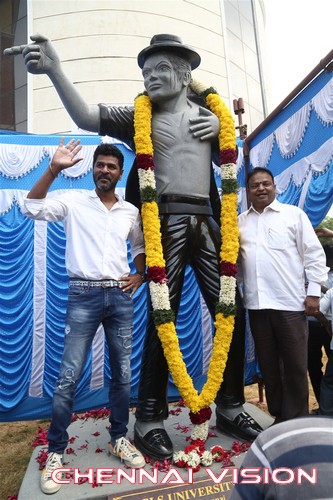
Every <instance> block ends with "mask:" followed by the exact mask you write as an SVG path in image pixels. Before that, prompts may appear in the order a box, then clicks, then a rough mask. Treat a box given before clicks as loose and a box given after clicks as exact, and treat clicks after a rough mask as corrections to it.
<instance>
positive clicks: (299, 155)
mask: <svg viewBox="0 0 333 500" xmlns="http://www.w3.org/2000/svg"><path fill="white" fill-rule="evenodd" d="M248 145H249V149H250V168H253V167H258V166H260V167H266V168H268V169H269V170H271V171H272V172H273V174H274V178H275V184H276V187H277V198H278V200H279V201H281V202H282V203H290V204H292V205H298V206H299V207H300V208H302V209H303V210H304V211H305V212H306V213H307V215H308V216H309V218H310V220H311V222H312V224H313V226H317V225H318V224H319V223H320V222H321V221H322V220H323V219H324V217H325V215H326V214H327V212H328V211H329V209H330V208H331V205H332V203H333V168H332V166H333V76H332V73H328V72H327V71H323V72H321V73H320V74H319V75H318V76H317V77H316V78H315V79H314V80H313V81H312V82H311V83H310V84H309V85H308V86H307V87H306V88H305V89H304V90H303V91H302V92H301V93H300V94H299V95H298V96H297V97H296V98H295V99H294V100H293V101H292V102H291V103H290V104H288V105H287V106H286V107H285V108H284V109H283V110H282V111H281V112H280V113H279V114H278V115H277V116H275V118H273V119H272V120H271V121H270V122H269V123H267V125H266V127H265V128H263V129H262V130H261V131H260V132H259V133H258V134H257V135H255V136H254V138H253V139H250V140H249V143H248ZM242 191H243V196H242V199H243V202H244V204H243V205H242V210H244V209H246V196H245V182H243V184H242Z"/></svg>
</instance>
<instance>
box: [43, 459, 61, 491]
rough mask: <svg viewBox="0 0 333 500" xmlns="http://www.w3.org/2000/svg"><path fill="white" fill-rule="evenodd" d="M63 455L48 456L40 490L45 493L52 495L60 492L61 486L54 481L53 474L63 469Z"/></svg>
mask: <svg viewBox="0 0 333 500" xmlns="http://www.w3.org/2000/svg"><path fill="white" fill-rule="evenodd" d="M61 459H62V455H59V453H49V454H48V456H47V460H46V464H45V469H43V470H42V475H41V477H40V482H39V484H40V488H41V490H42V492H43V493H46V494H48V495H52V493H56V492H57V491H59V490H60V488H61V484H57V483H55V482H54V481H53V480H52V477H51V474H52V472H53V471H54V470H56V469H59V467H62V461H61Z"/></svg>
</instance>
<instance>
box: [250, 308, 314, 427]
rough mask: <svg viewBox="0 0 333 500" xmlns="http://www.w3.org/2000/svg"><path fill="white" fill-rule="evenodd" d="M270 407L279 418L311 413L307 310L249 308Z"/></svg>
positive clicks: (285, 418) (270, 410) (272, 413)
mask: <svg viewBox="0 0 333 500" xmlns="http://www.w3.org/2000/svg"><path fill="white" fill-rule="evenodd" d="M249 320H250V327H251V332H252V335H253V338H254V342H255V347H256V352H257V355H258V361H259V366H260V370H261V373H262V377H263V381H264V384H265V393H266V400H267V406H268V410H269V412H270V413H271V415H274V416H275V417H276V418H277V420H278V421H283V420H289V419H292V418H296V417H302V416H305V415H308V396H309V394H308V379H307V340H308V325H307V318H306V315H305V312H304V311H277V310H273V309H262V310H249Z"/></svg>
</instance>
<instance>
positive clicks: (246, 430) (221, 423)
mask: <svg viewBox="0 0 333 500" xmlns="http://www.w3.org/2000/svg"><path fill="white" fill-rule="evenodd" d="M216 427H217V429H218V430H219V431H220V432H223V433H225V434H230V435H231V436H232V437H235V438H236V439H243V440H245V441H253V440H254V439H255V438H256V437H257V436H258V435H259V434H260V432H262V430H263V429H262V427H261V426H260V425H259V424H258V423H257V422H256V421H255V420H254V419H253V418H252V417H251V415H249V414H248V413H246V412H245V411H242V412H241V413H238V415H236V417H235V418H234V419H233V420H231V419H230V418H228V417H227V416H226V415H224V414H223V413H222V411H221V410H220V409H219V408H216Z"/></svg>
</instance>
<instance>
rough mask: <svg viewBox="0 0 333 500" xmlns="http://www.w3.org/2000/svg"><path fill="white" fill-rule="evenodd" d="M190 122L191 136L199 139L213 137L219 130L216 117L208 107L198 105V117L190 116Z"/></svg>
mask: <svg viewBox="0 0 333 500" xmlns="http://www.w3.org/2000/svg"><path fill="white" fill-rule="evenodd" d="M190 124H191V126H190V131H191V132H193V136H194V137H198V138H199V139H200V140H201V141H205V140H211V139H214V138H215V137H217V134H218V133H219V130H220V123H219V120H218V118H217V117H216V116H215V115H214V113H212V112H211V111H209V109H206V108H203V107H202V106H199V116H198V118H191V120H190Z"/></svg>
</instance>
